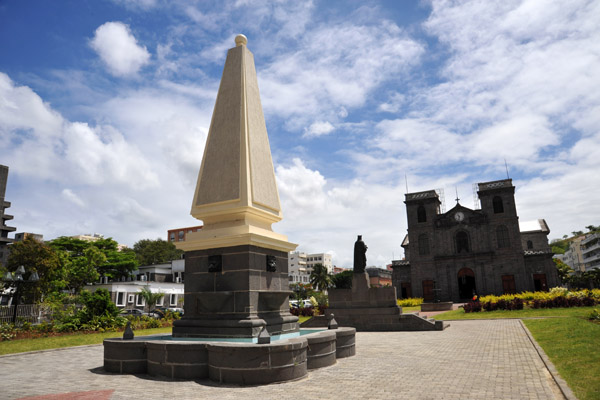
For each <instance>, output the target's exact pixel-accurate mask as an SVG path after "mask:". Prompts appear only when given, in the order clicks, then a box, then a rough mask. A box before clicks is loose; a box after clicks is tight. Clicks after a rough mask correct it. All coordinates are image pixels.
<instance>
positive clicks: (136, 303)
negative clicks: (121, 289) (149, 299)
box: [135, 294, 146, 306]
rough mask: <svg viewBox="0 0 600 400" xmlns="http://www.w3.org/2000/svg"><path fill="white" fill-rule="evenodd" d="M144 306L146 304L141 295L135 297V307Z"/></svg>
mask: <svg viewBox="0 0 600 400" xmlns="http://www.w3.org/2000/svg"><path fill="white" fill-rule="evenodd" d="M145 304H146V302H145V301H144V298H143V297H142V295H139V294H138V295H137V301H136V302H135V305H136V306H144V305H145Z"/></svg>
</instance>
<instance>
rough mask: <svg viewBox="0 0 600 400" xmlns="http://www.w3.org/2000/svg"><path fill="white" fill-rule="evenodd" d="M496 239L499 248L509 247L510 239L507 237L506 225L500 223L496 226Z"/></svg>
mask: <svg viewBox="0 0 600 400" xmlns="http://www.w3.org/2000/svg"><path fill="white" fill-rule="evenodd" d="M496 239H497V240H498V248H499V249H502V248H505V247H510V240H509V238H508V228H507V227H506V226H504V225H500V226H498V227H497V228H496Z"/></svg>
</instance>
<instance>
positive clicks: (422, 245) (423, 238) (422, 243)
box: [419, 233, 429, 256]
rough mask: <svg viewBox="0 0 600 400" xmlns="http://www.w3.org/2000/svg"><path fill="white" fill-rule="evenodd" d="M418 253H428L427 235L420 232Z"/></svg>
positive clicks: (425, 254)
mask: <svg viewBox="0 0 600 400" xmlns="http://www.w3.org/2000/svg"><path fill="white" fill-rule="evenodd" d="M419 255H420V256H427V255H429V238H428V237H427V234H426V233H422V234H420V235H419Z"/></svg>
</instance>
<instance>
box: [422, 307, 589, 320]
mask: <svg viewBox="0 0 600 400" xmlns="http://www.w3.org/2000/svg"><path fill="white" fill-rule="evenodd" d="M594 308H598V307H597V306H596V307H572V308H538V309H534V308H525V309H523V310H512V311H507V310H496V311H481V312H474V313H465V312H464V311H463V309H462V308H459V309H458V310H452V311H448V312H445V313H442V314H438V315H435V316H433V318H434V319H437V320H457V319H497V318H521V319H522V318H543V317H585V316H587V315H588V314H589V313H590V312H591V311H592V310H593V309H594Z"/></svg>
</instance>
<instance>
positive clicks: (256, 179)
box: [173, 35, 298, 337]
mask: <svg viewBox="0 0 600 400" xmlns="http://www.w3.org/2000/svg"><path fill="white" fill-rule="evenodd" d="M235 43H236V47H234V48H232V49H229V51H228V53H227V59H226V61H225V67H224V69H223V76H222V78H221V84H220V86H219V91H218V94H217V100H216V103H215V108H214V111H213V116H212V121H211V124H210V129H209V132H208V138H207V141H206V146H205V149H204V156H203V158H202V164H201V167H200V172H199V174H198V181H197V184H196V190H195V193H194V200H193V203H192V210H191V214H192V216H193V217H195V218H197V219H200V220H202V221H203V223H204V228H203V229H202V230H200V231H198V232H194V233H191V234H188V236H187V239H186V241H185V242H178V243H177V247H178V248H180V249H182V250H184V251H185V285H184V286H185V305H184V307H185V316H184V318H182V319H181V320H179V321H176V323H175V324H174V328H173V336H177V337H256V336H258V334H259V333H260V330H261V329H262V327H263V326H266V327H267V330H268V331H269V333H270V334H271V335H273V334H278V333H288V332H293V331H297V330H298V322H297V321H298V318H297V317H294V316H292V315H291V314H290V313H289V305H288V296H289V293H290V290H289V278H288V268H287V260H288V252H290V251H292V250H294V249H295V248H296V247H297V245H295V244H293V243H290V242H288V241H287V237H286V236H285V235H282V234H278V233H275V232H273V230H272V228H271V224H273V223H275V222H278V221H280V220H281V219H282V214H281V206H280V202H279V194H278V192H277V183H276V181H275V171H274V169H273V161H272V159H271V149H270V147H269V138H268V135H267V128H266V124H265V119H264V115H263V112H262V105H261V102H260V94H259V91H258V81H257V79H256V70H255V67H254V56H253V55H252V53H251V52H250V51H249V50H248V48H247V47H246V44H247V39H246V37H245V36H244V35H238V36H237V37H236V38H235Z"/></svg>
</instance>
